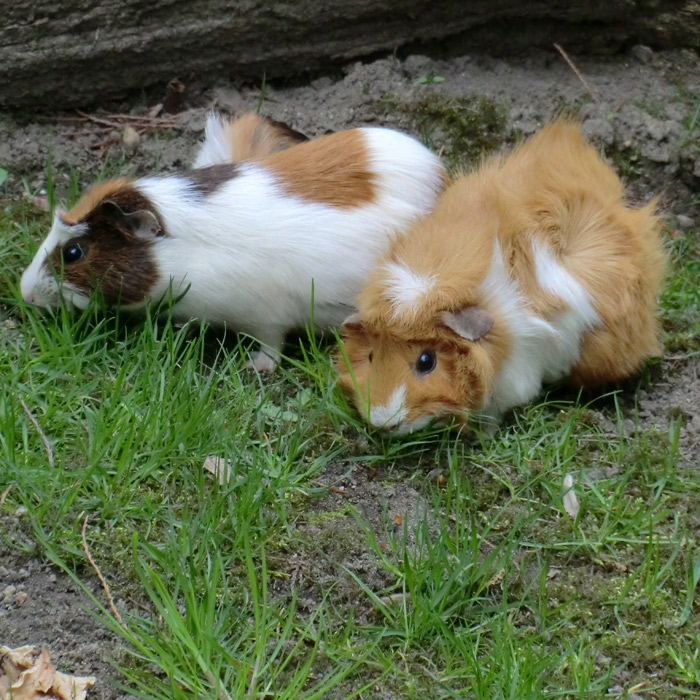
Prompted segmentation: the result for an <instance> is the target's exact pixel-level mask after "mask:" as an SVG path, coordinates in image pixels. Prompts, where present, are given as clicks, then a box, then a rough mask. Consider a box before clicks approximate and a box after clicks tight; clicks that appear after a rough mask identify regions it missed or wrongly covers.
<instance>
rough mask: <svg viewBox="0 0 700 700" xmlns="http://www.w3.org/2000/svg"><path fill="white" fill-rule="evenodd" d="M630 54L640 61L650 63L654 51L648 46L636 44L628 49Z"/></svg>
mask: <svg viewBox="0 0 700 700" xmlns="http://www.w3.org/2000/svg"><path fill="white" fill-rule="evenodd" d="M630 54H632V56H633V57H634V58H636V59H637V60H638V61H639V62H640V63H650V62H651V61H652V60H653V58H654V52H653V51H652V49H650V48H649V47H648V46H644V45H642V44H638V45H637V46H633V47H632V48H631V49H630Z"/></svg>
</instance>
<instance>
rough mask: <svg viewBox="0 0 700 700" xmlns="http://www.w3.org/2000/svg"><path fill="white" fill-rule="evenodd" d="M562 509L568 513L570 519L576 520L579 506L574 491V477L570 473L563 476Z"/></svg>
mask: <svg viewBox="0 0 700 700" xmlns="http://www.w3.org/2000/svg"><path fill="white" fill-rule="evenodd" d="M562 500H563V502H564V510H565V511H566V512H567V513H568V514H569V517H570V518H571V519H572V520H576V516H577V515H578V511H579V508H580V507H581V506H580V505H579V502H578V498H577V496H576V492H575V491H574V477H573V476H571V474H567V475H566V476H565V477H564V497H563V499H562Z"/></svg>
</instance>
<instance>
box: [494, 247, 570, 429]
mask: <svg viewBox="0 0 700 700" xmlns="http://www.w3.org/2000/svg"><path fill="white" fill-rule="evenodd" d="M481 292H482V294H483V295H484V297H485V300H486V308H487V310H489V309H494V310H496V309H497V310H498V311H499V312H500V316H502V317H503V321H502V323H504V324H505V326H506V328H507V329H508V330H509V332H510V333H511V336H512V341H511V348H510V353H509V355H508V356H507V357H506V358H505V360H504V362H503V365H502V367H501V370H500V372H499V374H498V378H497V379H496V383H495V386H494V387H493V391H492V392H491V395H490V396H487V397H485V399H484V404H483V406H482V407H481V411H482V412H484V413H486V414H490V415H496V416H498V415H500V414H502V413H503V412H504V411H507V410H508V409H509V408H512V407H513V406H517V405H518V404H521V403H526V402H527V401H530V400H531V399H533V398H534V397H535V396H537V394H538V393H539V392H540V390H541V388H542V378H543V375H544V372H545V368H546V367H547V365H548V364H549V363H550V361H551V358H550V354H549V353H548V352H547V348H548V347H550V346H555V347H556V346H557V345H558V344H559V343H560V340H559V334H558V333H557V330H556V329H555V328H554V327H553V326H552V325H551V324H549V323H547V321H545V320H544V319H541V318H539V317H538V316H535V315H533V314H532V313H531V312H530V311H529V310H528V307H527V300H526V299H525V297H524V296H523V294H522V292H521V291H520V288H519V287H518V285H517V283H516V282H515V280H513V279H512V278H511V276H510V274H509V272H508V270H507V269H506V266H505V263H504V261H503V255H502V253H501V246H500V244H499V243H498V240H496V241H494V247H493V255H492V258H491V266H490V267H489V270H488V272H487V274H486V277H485V278H484V280H483V282H482V283H481Z"/></svg>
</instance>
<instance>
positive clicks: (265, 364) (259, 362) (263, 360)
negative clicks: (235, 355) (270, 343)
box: [246, 350, 278, 372]
mask: <svg viewBox="0 0 700 700" xmlns="http://www.w3.org/2000/svg"><path fill="white" fill-rule="evenodd" d="M277 364H278V360H276V359H275V358H274V357H270V355H268V354H267V353H266V352H263V351H262V350H256V351H255V352H254V353H252V354H251V358H250V361H249V362H247V363H246V367H252V368H253V369H254V370H256V371H257V372H274V371H275V370H276V369H277Z"/></svg>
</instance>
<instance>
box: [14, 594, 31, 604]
mask: <svg viewBox="0 0 700 700" xmlns="http://www.w3.org/2000/svg"><path fill="white" fill-rule="evenodd" d="M28 597H29V596H28V595H27V594H26V593H25V592H24V591H20V592H19V593H17V594H16V595H15V603H16V604H17V605H24V604H25V603H26V602H27V598H28Z"/></svg>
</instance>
